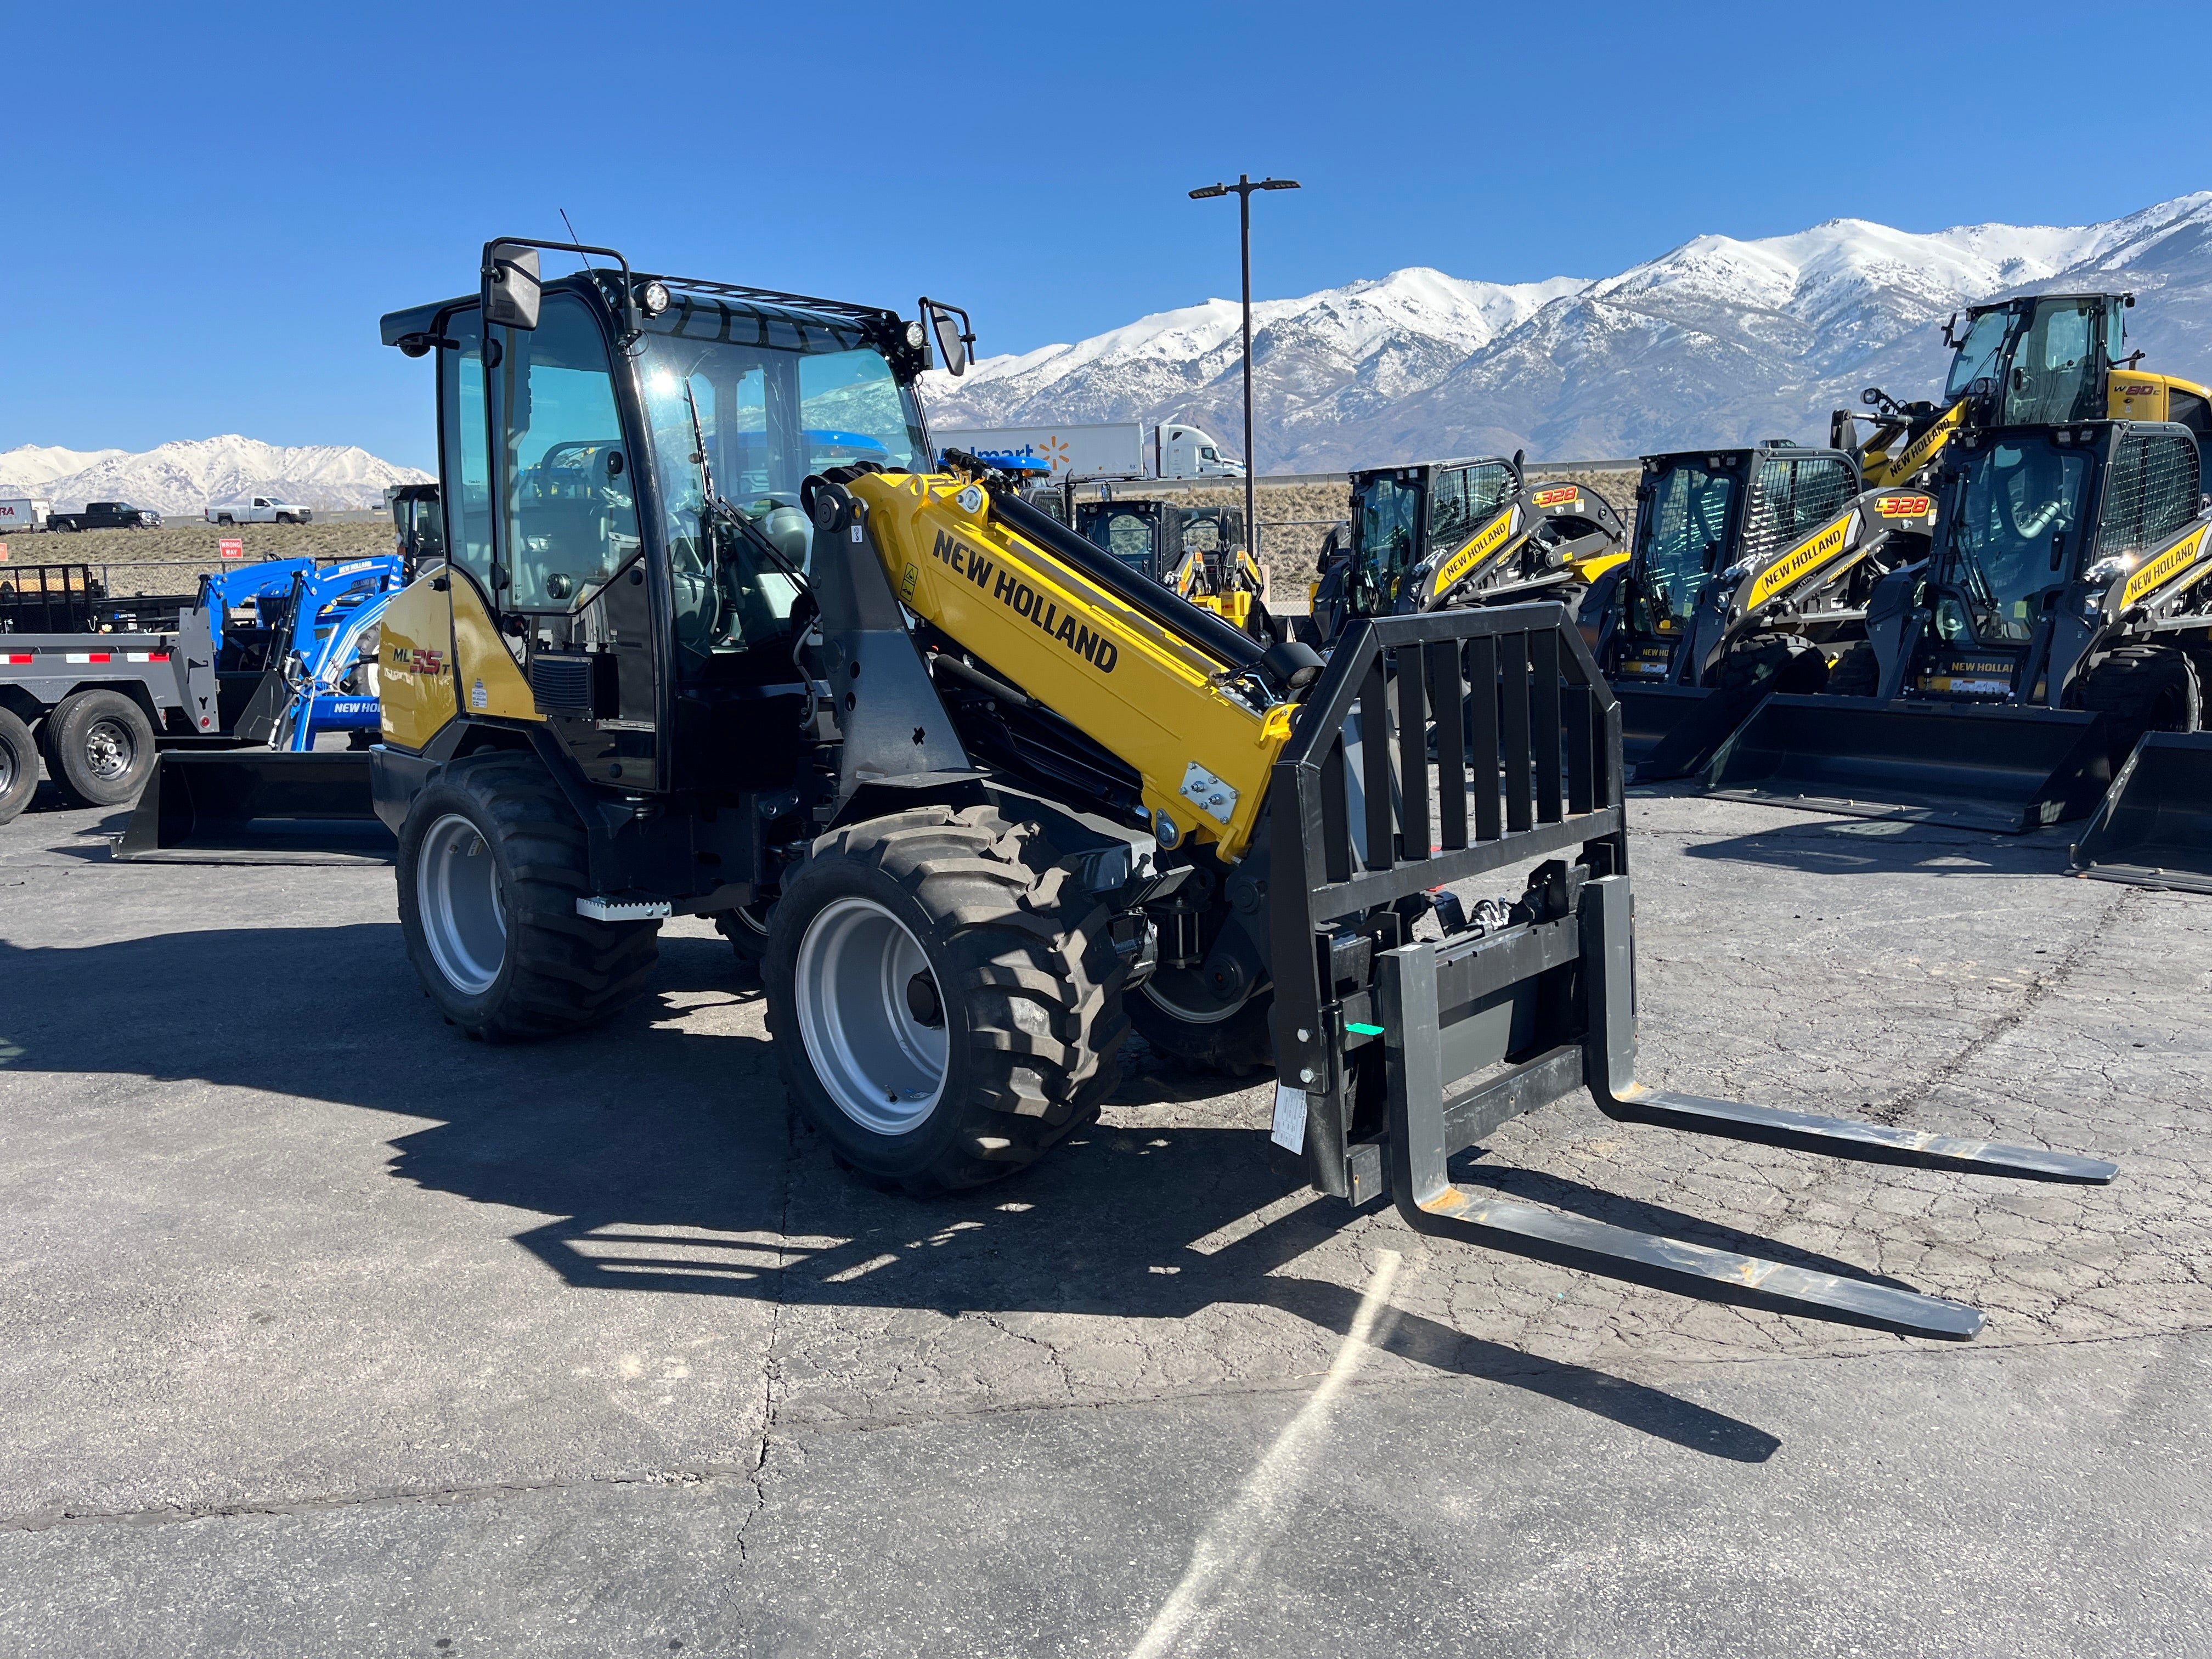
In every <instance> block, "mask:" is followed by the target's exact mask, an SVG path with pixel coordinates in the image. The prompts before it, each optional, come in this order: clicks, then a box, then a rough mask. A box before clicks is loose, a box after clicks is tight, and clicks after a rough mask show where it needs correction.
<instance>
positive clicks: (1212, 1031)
mask: <svg viewBox="0 0 2212 1659" xmlns="http://www.w3.org/2000/svg"><path fill="white" fill-rule="evenodd" d="M1197 979H1198V975H1197V973H1196V971H1195V970H1191V971H1188V972H1183V973H1174V972H1170V971H1167V970H1162V971H1160V972H1158V973H1155V974H1154V975H1152V978H1150V979H1148V980H1146V981H1145V983H1144V984H1143V985H1142V986H1140V987H1138V989H1137V990H1136V991H1135V992H1134V993H1133V994H1132V995H1131V996H1130V998H1129V1019H1130V1023H1131V1024H1133V1025H1135V1026H1136V1028H1137V1034H1138V1035H1139V1036H1141V1037H1143V1038H1144V1039H1145V1041H1146V1042H1149V1043H1150V1044H1152V1047H1153V1048H1155V1049H1157V1050H1158V1052H1159V1053H1161V1054H1164V1055H1166V1056H1167V1057H1168V1058H1169V1059H1170V1060H1173V1061H1175V1062H1176V1064H1177V1065H1179V1066H1184V1067H1187V1068H1188V1069H1189V1070H1191V1071H1194V1072H1217V1073H1220V1074H1222V1075H1223V1076H1225V1077H1249V1076H1250V1075H1251V1074H1252V1073H1255V1072H1258V1071H1264V1070H1265V1069H1266V1068H1267V1067H1268V1066H1272V1065H1273V1064H1274V1063H1275V1051H1274V1043H1273V1037H1272V1036H1271V1034H1270V1033H1269V1031H1268V1029H1267V1012H1268V1010H1270V1009H1271V1008H1273V1006H1274V1005H1275V994H1274V991H1273V988H1272V987H1267V986H1262V987H1260V988H1259V989H1257V990H1255V991H1253V992H1250V993H1249V994H1247V995H1246V996H1245V997H1244V998H1243V1000H1240V1001H1237V1002H1231V1003H1221V1002H1218V1001H1216V1000H1214V999H1213V998H1212V997H1209V996H1206V995H1205V994H1204V992H1203V990H1202V988H1201V987H1198V986H1197V985H1196V984H1195V981H1197Z"/></svg>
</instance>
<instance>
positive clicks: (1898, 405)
mask: <svg viewBox="0 0 2212 1659" xmlns="http://www.w3.org/2000/svg"><path fill="white" fill-rule="evenodd" d="M2135 302H2136V296H2135V295H2132V294H2125V293H2122V294H2031V295H2022V296H2021V297H2019V298H2016V299H2011V300H1999V301H1994V302H1993V303H1991V304H1989V305H1980V306H1970V307H1967V308H1966V331H1964V332H1963V333H1961V332H1960V331H1959V314H1958V313H1955V312H1954V313H1952V315H1951V318H1950V320H1949V321H1948V322H1946V323H1945V324H1944V325H1943V343H1944V344H1945V345H1947V346H1948V347H1949V348H1951V368H1950V372H1949V374H1948V375H1947V376H1946V377H1945V379H1944V383H1943V396H1942V401H1941V402H1940V403H1931V402H1927V401H1924V400H1916V401H1911V402H1903V401H1900V400H1899V399H1897V398H1893V397H1891V396H1890V395H1889V394H1888V393H1887V392H1884V391H1883V390H1882V389H1881V387H1880V386H1869V387H1868V388H1867V389H1866V390H1865V392H1863V393H1861V394H1860V395H1861V399H1862V401H1863V402H1864V403H1865V404H1867V406H1868V407H1869V408H1870V409H1871V410H1874V412H1873V413H1872V414H1870V415H1862V414H1859V413H1858V412H1857V410H1849V409H1839V410H1836V411H1835V412H1834V413H1833V414H1832V415H1831V416H1829V417H1828V433H1829V436H1828V441H1829V442H1830V443H1831V444H1832V445H1833V446H1834V447H1836V448H1838V449H1841V450H1844V451H1846V452H1848V453H1850V454H1851V455H1852V456H1853V457H1854V458H1856V459H1857V461H1858V464H1859V470H1860V471H1861V473H1862V474H1863V476H1864V477H1865V480H1866V483H1867V485H1868V487H1869V488H1870V489H1880V488H1883V487H1885V486H1893V485H1894V486H1910V485H1911V484H1913V483H1916V482H1919V483H1925V482H1929V479H1928V478H1927V477H1925V476H1924V475H1926V474H1928V473H1929V470H1930V469H1931V468H1932V467H1933V466H1934V465H1935V464H1936V461H1937V460H1938V459H1940V458H1941V457H1942V453H1943V450H1944V447H1945V446H1946V445H1948V443H1950V441H1952V440H1953V439H1954V438H1955V437H1956V436H1957V435H1959V434H1960V433H1961V432H1963V431H1965V430H1966V428H1969V427H1975V426H1980V427H1993V426H2064V425H2067V424H2069V422H2075V421H2102V420H2122V421H2172V422H2178V423H2179V424H2180V425H2182V426H2185V427H2187V428H2190V430H2191V431H2192V432H2194V433H2196V434H2197V437H2198V438H2199V439H2200V440H2202V439H2203V438H2204V437H2205V436H2207V435H2208V434H2212V392H2208V391H2207V390H2206V388H2205V387H2203V386H2199V385H2197V383H2196V382H2195V381H2192V380H2178V379H2176V378H2174V377H2173V376H2172V375H2167V374H2148V373H2147V372H2145V371H2144V370H2143V369H2142V368H2140V367H2139V365H2140V364H2141V363H2142V357H2143V354H2142V352H2140V351H2136V352H2131V353H2125V354H2124V353H2123V350H2122V348H2123V347H2124V345H2125V344H2126V339H2125V336H2126V332H2127V313H2128V312H2129V310H2130V308H2132V307H2134V305H2135ZM1862 423H1865V424H1868V425H1869V426H1870V428H1871V429H1870V430H1869V432H1868V433H1867V434H1866V435H1865V436H1863V437H1862V436H1860V435H1858V427H1859V425H1860V424H1862ZM1899 445H1902V446H1903V447H1901V448H1900V447H1898V446H1899Z"/></svg>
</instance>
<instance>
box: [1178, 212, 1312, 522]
mask: <svg viewBox="0 0 2212 1659" xmlns="http://www.w3.org/2000/svg"><path fill="white" fill-rule="evenodd" d="M1297 187H1298V181H1297V179H1261V180H1260V181H1259V182H1258V183H1256V184H1255V183H1254V182H1253V179H1252V175H1251V174H1250V173H1238V174H1237V182H1236V183H1235V184H1233V185H1205V186H1203V187H1201V188H1200V189H1198V190H1194V191H1191V193H1190V199H1191V200H1192V201H1194V202H1198V201H1203V200H1205V199H1206V197H1209V196H1226V195H1228V194H1229V193H1230V192H1231V191H1235V192H1236V194H1237V241H1238V244H1239V246H1241V247H1242V249H1243V256H1244V539H1245V544H1246V545H1247V547H1249V549H1250V550H1251V554H1252V557H1253V558H1254V559H1255V561H1256V560H1257V559H1258V558H1259V556H1260V510H1259V506H1258V503H1257V499H1256V496H1255V489H1254V478H1255V475H1256V474H1257V473H1258V471H1259V465H1258V463H1257V461H1256V459H1255V457H1254V455H1253V453H1252V192H1253V191H1255V190H1296V189H1297Z"/></svg>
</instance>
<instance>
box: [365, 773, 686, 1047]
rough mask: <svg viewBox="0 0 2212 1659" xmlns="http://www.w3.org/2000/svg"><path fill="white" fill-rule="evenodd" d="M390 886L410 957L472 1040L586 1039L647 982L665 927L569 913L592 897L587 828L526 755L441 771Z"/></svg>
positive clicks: (412, 814) (406, 831)
mask: <svg viewBox="0 0 2212 1659" xmlns="http://www.w3.org/2000/svg"><path fill="white" fill-rule="evenodd" d="M398 878H399V926H400V932H401V933H402V934H403V935H404V937H405V939H406V941H407V956H408V959H409V960H410V961H411V962H412V963H414V964H415V972H416V975H417V976H418V977H420V979H421V980H422V988H423V990H424V991H426V992H427V993H428V994H429V997H430V1000H432V1001H433V1002H435V1003H436V1004H437V1005H438V1006H439V1008H440V1009H441V1011H442V1012H444V1014H445V1016H446V1018H447V1019H449V1020H451V1021H452V1022H453V1024H456V1025H458V1026H459V1027H461V1029H462V1030H465V1031H467V1032H468V1033H469V1034H470V1035H471V1036H478V1037H483V1038H484V1039H486V1040H488V1041H491V1042H505V1041H509V1040H513V1039H520V1038H529V1037H544V1036H558V1035H560V1034H561V1033H562V1032H566V1031H574V1030H580V1029H581V1028H582V1027H584V1026H586V1025H590V1024H594V1023H595V1022H597V1021H599V1020H602V1019H605V1018H606V1017H607V1016H608V1015H610V1014H611V1013H613V1012H615V1011H616V1010H617V1009H618V1008H620V1007H622V1006H623V1005H624V1004H625V1003H627V1002H629V1001H630V1000H632V999H633V998H634V997H635V996H636V995H637V994H639V993H640V992H641V991H642V990H644V988H645V986H646V981H647V980H648V979H649V978H650V977H651V976H652V974H653V963H654V961H655V959H656V957H657V956H658V954H659V932H660V924H659V922H657V921H593V920H592V919H591V918H589V917H587V916H580V915H577V914H576V901H577V900H578V899H579V898H581V897H585V896H588V895H589V894H590V893H591V891H592V883H591V870H590V861H589V853H588V848H587V844H586V840H585V836H584V826H583V824H582V823H580V821H579V820H578V818H577V817H576V814H575V812H574V809H573V808H571V807H570V806H569V805H568V799H567V798H566V797H564V796H563V795H562V793H561V791H560V788H559V787H558V786H557V785H556V784H555V783H554V781H553V780H552V778H551V777H550V776H549V775H547V773H546V771H545V769H544V767H543V766H542V765H540V764H539V763H538V760H537V758H536V757H534V756H525V755H512V754H501V755H490V756H485V757H480V758H473V759H469V760H462V761H456V762H454V763H453V764H452V765H451V766H448V767H447V769H445V771H444V772H443V773H442V774H441V775H440V776H439V778H438V780H437V781H435V783H433V784H431V785H430V787H428V788H427V789H425V790H423V791H422V793H421V794H420V795H418V796H416V799H415V803H414V805H413V806H412V807H410V809H409V811H408V814H407V822H406V823H404V825H402V826H401V828H400V832H399V866H398Z"/></svg>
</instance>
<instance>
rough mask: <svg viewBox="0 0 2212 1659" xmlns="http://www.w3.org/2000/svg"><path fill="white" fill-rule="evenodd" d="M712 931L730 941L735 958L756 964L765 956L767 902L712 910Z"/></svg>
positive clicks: (752, 966)
mask: <svg viewBox="0 0 2212 1659" xmlns="http://www.w3.org/2000/svg"><path fill="white" fill-rule="evenodd" d="M714 931H715V932H716V933H720V935H721V936H722V937H723V938H724V939H727V940H729V941H730V949H731V951H732V953H734V954H735V956H736V957H737V958H738V961H739V962H742V963H745V964H746V965H747V966H748V967H751V968H758V967H759V966H760V965H761V963H763V962H764V961H766V960H767V959H768V906H766V905H765V904H754V905H749V906H744V907H742V908H738V909H735V910H723V911H720V912H718V913H716V915H715V917H714Z"/></svg>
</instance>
